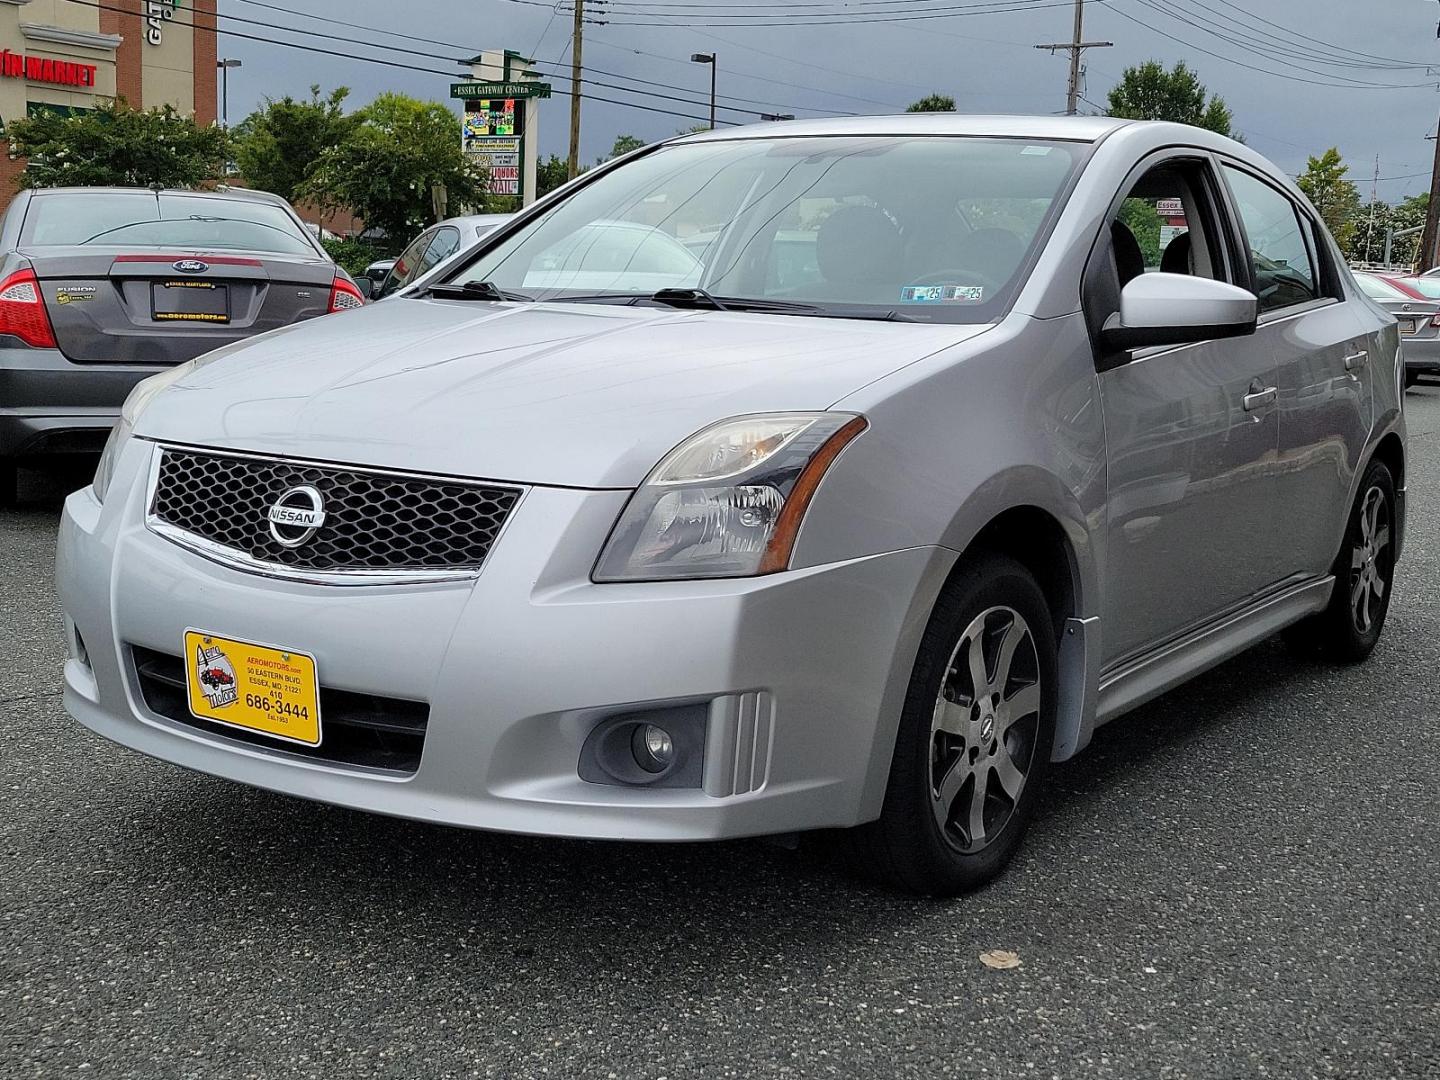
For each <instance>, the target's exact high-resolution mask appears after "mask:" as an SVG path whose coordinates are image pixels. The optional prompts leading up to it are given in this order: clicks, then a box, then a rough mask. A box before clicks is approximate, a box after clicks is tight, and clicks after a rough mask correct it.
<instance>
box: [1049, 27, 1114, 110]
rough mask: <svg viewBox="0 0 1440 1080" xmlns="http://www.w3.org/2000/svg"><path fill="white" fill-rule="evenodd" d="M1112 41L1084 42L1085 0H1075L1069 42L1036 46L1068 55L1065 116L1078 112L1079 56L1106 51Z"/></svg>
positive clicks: (1111, 44)
mask: <svg viewBox="0 0 1440 1080" xmlns="http://www.w3.org/2000/svg"><path fill="white" fill-rule="evenodd" d="M1114 44H1115V43H1114V42H1113V41H1086V40H1085V0H1075V34H1074V37H1073V38H1071V40H1070V41H1069V42H1064V41H1059V42H1054V43H1051V44H1048V45H1036V46H1035V48H1037V49H1048V50H1049V51H1050V52H1052V53H1056V52H1060V51H1062V50H1063V51H1067V52H1069V53H1070V85H1069V89H1068V90H1067V91H1066V95H1065V115H1066V116H1074V115H1075V114H1076V113H1077V112H1079V111H1080V75H1081V67H1080V54H1081V53H1083V52H1084V51H1085V50H1086V49H1108V48H1110V47H1112V46H1113V45H1114Z"/></svg>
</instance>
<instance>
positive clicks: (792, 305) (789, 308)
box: [650, 289, 914, 322]
mask: <svg viewBox="0 0 1440 1080" xmlns="http://www.w3.org/2000/svg"><path fill="white" fill-rule="evenodd" d="M650 299H651V300H654V301H656V302H657V303H661V304H669V305H671V306H673V307H694V308H710V309H711V310H714V311H753V312H758V313H760V314H763V315H815V316H818V317H819V318H822V319H872V320H875V321H877V322H913V321H914V320H912V319H911V318H910V316H908V315H905V314H903V313H902V312H899V311H895V310H893V309H892V310H889V311H847V310H845V309H843V308H842V309H836V308H833V307H828V306H826V305H824V304H809V303H805V302H804V301H801V300H778V299H768V298H761V297H746V296H716V295H715V294H714V293H711V292H708V291H706V290H705V289H661V290H660V291H659V292H657V293H654V294H652V295H651V297H650Z"/></svg>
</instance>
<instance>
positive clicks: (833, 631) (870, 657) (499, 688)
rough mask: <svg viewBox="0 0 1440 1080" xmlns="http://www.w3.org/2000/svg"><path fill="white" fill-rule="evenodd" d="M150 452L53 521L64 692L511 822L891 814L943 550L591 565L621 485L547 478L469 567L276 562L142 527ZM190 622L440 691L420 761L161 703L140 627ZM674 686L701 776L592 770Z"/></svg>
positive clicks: (116, 716)
mask: <svg viewBox="0 0 1440 1080" xmlns="http://www.w3.org/2000/svg"><path fill="white" fill-rule="evenodd" d="M152 452H154V448H153V447H152V445H151V444H149V443H146V442H144V441H143V440H138V439H136V440H132V441H131V442H130V443H129V444H128V445H127V446H126V448H125V451H124V452H123V453H122V454H121V458H120V461H119V463H118V464H117V470H116V475H115V479H114V481H113V483H112V488H111V493H110V496H109V500H108V501H107V503H106V505H105V506H104V507H103V508H102V507H101V506H100V505H99V503H97V501H96V499H95V496H94V493H93V490H92V489H89V488H87V489H85V490H83V491H80V492H76V493H75V494H74V495H72V496H71V497H70V498H69V500H68V501H67V503H66V507H65V515H64V520H63V522H62V526H61V534H60V546H59V555H58V566H57V577H58V581H59V586H60V593H61V599H62V602H63V604H64V608H65V613H66V616H67V619H68V620H70V621H71V622H72V624H73V627H74V629H75V630H76V631H78V635H79V638H80V639H81V640H83V642H84V648H83V650H81V649H80V648H79V647H78V646H74V645H72V653H73V655H72V657H71V659H70V660H69V661H68V662H67V663H66V666H65V696H64V701H65V707H66V709H67V710H68V711H69V712H70V714H71V715H72V716H74V717H75V718H76V719H78V720H79V721H80V722H81V723H83V724H85V725H86V726H87V727H89V728H91V729H93V730H94V731H96V732H98V733H100V734H101V735H104V736H106V737H108V738H110V739H113V740H114V741H116V742H119V743H122V744H124V745H126V746H129V747H132V748H134V749H137V750H140V751H142V752H144V753H147V754H150V755H153V756H155V757H158V758H162V759H164V760H167V761H171V762H175V763H177V764H180V765H184V766H187V767H189V768H192V769H196V770H199V771H201V772H206V773H211V774H214V775H217V776H222V777H227V778H230V779H233V780H238V781H241V782H243V783H247V784H253V785H255V786H257V787H262V788H268V789H271V790H274V791H280V792H286V793H289V794H292V795H299V796H303V797H305V798H310V799H317V800H321V801H324V802H329V803H335V804H339V805H343V806H349V807H354V808H358V809H363V810H370V811H376V812H379V813H385V814H393V815H398V816H402V817H410V818H416V819H422V820H425V821H432V822H441V823H446V824H451V825H462V826H471V827H477V828H486V829H496V830H503V831H511V832H523V833H540V834H548V835H559V836H574V837H593V838H612V839H646V840H696V839H716V838H723V837H738V836H754V835H762V834H767V833H778V832H790V831H796V830H802V829H813V828H822V827H831V826H848V825H854V824H857V823H859V822H861V821H864V820H868V819H871V818H873V817H875V816H877V815H878V813H879V810H880V803H881V799H882V798H883V793H884V787H885V780H886V777H887V775H888V769H889V763H890V754H891V750H892V747H893V745H894V738H895V730H896V724H897V722H898V717H899V714H900V708H901V703H902V701H903V697H904V692H905V687H906V684H907V682H908V679H909V675H910V670H911V667H912V666H913V662H914V656H915V652H916V649H917V647H918V643H919V639H920V635H921V633H922V632H923V629H924V625H925V622H926V620H927V619H928V616H929V611H930V608H931V605H932V603H933V600H934V597H935V595H936V594H937V593H938V590H939V588H940V585H941V583H942V582H943V581H944V578H945V575H946V574H947V573H948V571H949V569H950V567H951V565H952V564H953V561H954V558H955V555H954V553H953V552H950V551H948V550H946V549H941V548H915V549H910V550H905V551H898V552H893V553H889V554H885V555H877V556H873V557H870V558H864V559H858V560H854V561H850V562H844V563H838V564H830V565H825V566H818V567H812V568H807V569H805V570H797V571H792V572H786V573H782V574H776V575H772V576H769V577H764V578H753V579H747V580H735V581H698V582H670V583H638V584H623V585H595V584H593V583H591V582H590V580H589V573H590V568H591V565H592V563H593V561H594V558H595V554H596V552H597V550H598V548H599V545H600V544H601V543H602V542H603V540H604V537H605V536H606V534H607V533H608V531H609V528H610V526H611V524H612V523H613V522H614V520H615V518H616V516H617V515H618V514H619V512H620V510H621V508H622V506H623V504H624V501H625V499H626V497H627V493H626V492H621V491H576V490H565V489H553V488H532V489H530V491H528V492H527V494H526V495H525V497H524V500H523V501H522V502H521V504H520V505H519V506H518V507H517V508H516V510H515V511H514V513H513V514H512V516H511V518H510V520H509V522H508V523H507V525H506V529H505V532H504V533H503V534H502V536H501V538H500V540H499V541H498V542H497V543H496V545H495V547H494V549H493V550H492V551H491V553H490V556H489V560H488V561H487V563H486V566H485V569H484V571H483V573H481V574H480V575H479V576H478V577H477V578H476V579H474V580H473V581H466V582H461V583H458V584H457V583H448V584H438V585H411V586H357V587H338V586H324V585H313V584H306V583H301V582H289V581H278V580H274V579H270V578H265V577H261V576H258V575H254V574H249V573H245V572H242V571H239V570H234V569H230V568H227V567H225V566H221V565H219V564H217V563H214V562H211V561H209V560H207V559H205V558H203V557H201V556H199V555H196V554H193V553H191V552H189V551H187V550H184V549H182V548H180V547H178V546H176V545H174V544H172V543H170V542H169V541H167V540H164V539H162V538H161V537H159V536H157V535H155V534H154V533H152V532H150V531H149V530H148V529H147V528H146V527H145V525H144V520H143V518H144V509H145V508H144V499H145V491H144V486H145V485H144V484H143V482H141V480H140V477H141V476H143V475H144V473H145V472H146V471H147V470H148V467H149V456H150V454H151V453H152ZM187 627H199V628H202V629H206V630H211V631H213V632H215V633H218V634H223V635H227V636H233V637H239V638H245V639H249V640H255V641H264V642H272V643H277V644H280V645H284V646H291V647H294V648H296V649H303V650H306V651H309V652H311V653H313V654H314V655H315V657H316V660H317V664H318V669H319V673H320V679H321V682H322V684H324V685H325V686H327V687H334V688H338V689H343V690H348V691H352V692H356V693H363V694H375V695H382V696H389V697H398V698H410V699H415V700H421V701H425V702H428V703H429V707H430V715H429V723H428V728H427V730H426V733H425V737H424V745H423V750H422V752H421V754H420V758H419V764H418V767H417V768H416V770H415V771H414V772H413V773H411V774H408V775H396V774H394V773H385V772H379V771H376V770H367V769H364V768H359V767H352V766H346V765H336V764H331V763H325V762H319V761H316V760H313V759H306V758H303V757H301V756H299V755H297V754H294V753H289V752H287V751H285V750H284V749H283V748H282V747H281V746H279V745H277V746H276V747H273V748H272V747H269V746H257V745H254V744H252V743H249V742H242V741H238V740H236V739H231V738H226V737H224V736H222V735H217V734H213V733H209V732H206V731H201V730H198V729H197V728H195V727H193V726H191V725H189V724H186V723H180V722H176V721H174V720H171V719H167V718H166V717H164V716H161V715H159V714H157V713H154V712H151V711H150V710H149V709H147V708H146V706H145V704H144V698H143V697H142V695H141V693H140V691H139V687H138V685H137V674H136V670H135V666H134V664H133V662H132V659H131V649H132V648H133V647H140V648H142V649H150V650H157V651H163V652H168V653H172V654H178V653H179V652H180V651H181V650H180V642H181V640H182V635H183V633H184V631H185V629H186V628H187ZM74 640H75V639H74V637H73V635H72V642H73V641H74ZM677 703H679V704H694V703H701V704H703V706H704V708H705V710H706V711H705V715H706V716H707V720H706V723H707V725H708V729H707V732H706V735H705V747H706V749H705V761H704V774H705V778H706V782H705V784H704V786H703V787H687V788H673V787H672V788H653V787H623V786H614V785H609V784H596V783H590V782H587V781H585V780H582V779H580V776H579V774H578V772H577V765H578V761H579V757H580V753H581V747H582V745H583V743H584V741H585V738H586V736H587V735H588V734H589V733H590V732H591V731H592V730H593V729H594V728H595V727H596V726H597V725H599V724H601V723H603V722H604V721H605V720H606V719H608V718H611V717H613V716H615V715H617V714H621V713H629V712H633V711H636V710H637V709H646V708H651V707H659V706H669V705H674V704H677ZM747 788H748V789H749V790H746V789H747ZM715 791H721V792H724V791H738V792H739V793H738V794H713V793H711V792H715Z"/></svg>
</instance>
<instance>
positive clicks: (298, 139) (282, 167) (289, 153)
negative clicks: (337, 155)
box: [233, 86, 359, 202]
mask: <svg viewBox="0 0 1440 1080" xmlns="http://www.w3.org/2000/svg"><path fill="white" fill-rule="evenodd" d="M349 93H350V89H349V87H345V86H341V87H337V88H336V89H334V90H332V91H330V93H329V95H327V96H326V97H323V98H322V97H321V96H320V87H319V86H312V87H310V100H308V101H304V100H301V101H296V100H295V99H294V98H292V97H288V96H287V97H283V98H281V99H280V100H279V101H276V100H275V99H274V98H266V99H265V104H264V106H263V107H262V108H260V109H257V110H256V111H255V112H252V113H251V114H250V115H249V116H247V117H246V118H245V119H244V120H243V121H242V122H241V123H239V124H237V125H236V127H235V130H234V133H233V137H234V140H235V163H236V165H237V166H238V167H239V169H240V175H241V176H243V177H244V178H245V182H246V183H247V184H248V185H249V186H250V187H253V188H258V189H259V190H261V191H273V192H274V193H275V194H276V195H279V196H280V197H281V198H283V199H286V200H289V201H291V202H293V201H294V200H295V198H296V195H297V193H298V192H299V191H300V188H301V187H302V186H303V185H304V183H305V181H306V180H308V179H309V177H310V172H311V171H312V170H313V169H314V167H315V164H316V162H317V161H319V159H320V156H321V155H322V154H323V153H324V152H325V151H326V150H328V149H329V148H330V147H332V146H339V145H341V144H342V143H344V142H345V140H346V139H348V138H349V137H350V133H351V132H352V131H353V130H354V129H355V126H356V124H358V123H359V119H358V118H357V117H356V116H353V115H352V116H346V115H345V110H344V102H345V98H346V97H347V96H348V95H349Z"/></svg>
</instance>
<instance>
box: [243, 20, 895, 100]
mask: <svg viewBox="0 0 1440 1080" xmlns="http://www.w3.org/2000/svg"><path fill="white" fill-rule="evenodd" d="M240 3H243V4H250V5H252V6H254V7H260V8H266V9H268V10H271V11H279V12H284V13H285V14H287V15H290V16H293V17H295V18H303V19H310V20H313V21H315V22H321V23H329V24H332V25H338V26H343V27H345V28H346V29H348V30H350V31H351V36H349V37H338V36H335V35H330V34H321V33H319V32H318V31H314V30H304V29H301V28H300V27H291V26H286V27H274V26H273V25H272V24H270V23H258V22H256V21H255V20H251V19H241V17H240V16H238V15H225V14H221V15H220V16H219V17H220V18H222V19H233V20H236V21H242V22H255V24H256V25H262V26H268V27H271V29H284V30H291V31H293V32H294V33H297V34H305V35H307V36H309V37H321V38H327V39H330V40H335V41H346V42H349V41H352V40H353V33H354V31H356V30H364V31H367V32H370V33H375V34H385V35H387V36H389V37H396V38H401V39H403V40H406V41H414V42H419V43H422V44H429V45H439V46H441V47H444V48H453V47H454V44H455V43H454V42H451V41H441V40H439V39H437V38H427V37H421V36H418V35H415V34H402V33H399V32H397V31H394V30H386V29H384V28H382V27H377V26H363V25H360V24H357V23H353V22H345V21H343V20H340V19H331V18H327V17H325V16H323V15H312V14H310V13H309V12H302V11H291V10H289V9H287V8H283V7H280V6H279V5H276V4H270V3H265V2H263V0H240ZM545 6H549V7H551V12H550V20H549V21H548V22H547V23H546V31H547V32H548V30H549V28H550V27H551V26H552V25H553V24H554V21H555V19H556V18H557V17H558V15H559V7H558V5H545ZM227 32H228V31H227ZM543 38H544V34H543V33H542V35H541V39H542V40H543ZM588 40H589V41H590V43H591V44H597V45H603V46H605V47H606V48H619V46H615V45H612V44H610V43H609V42H606V41H600V40H599V39H597V38H594V37H593V36H592V37H591V38H589V39H588ZM373 47H374V48H377V49H385V50H388V51H392V52H407V53H413V54H414V55H417V56H425V57H426V58H428V59H441V58H440V57H437V56H434V54H432V53H428V52H426V53H421V52H418V51H415V50H410V49H402V48H400V47H399V46H394V45H378V44H377V45H374V46H373ZM568 50H569V45H568V44H567V46H566V52H568ZM473 51H474V52H479V50H478V49H476V50H473ZM532 51H538V50H532ZM625 51H626V52H632V53H639V54H641V55H646V56H655V55H656V54H653V53H645V52H644V51H643V50H641V49H626V50H625ZM562 58H563V54H562ZM658 59H662V60H669V61H672V62H675V63H679V62H680V61H677V60H675V59H674V58H673V57H668V56H661V57H658ZM531 62H532V63H536V61H533V60H532V61H531ZM544 66H546V67H560V66H561V64H560V63H559V62H551V61H546V62H544ZM586 70H588V71H591V72H593V73H595V74H597V75H608V76H609V77H611V78H615V79H624V80H626V81H628V82H635V83H643V84H645V85H647V86H658V87H661V88H663V89H666V90H679V91H681V92H682V93H683V92H685V91H687V90H688V89H689V88H688V87H684V86H675V85H673V84H671V83H662V82H655V81H653V80H650V79H641V78H638V77H636V76H633V75H626V74H623V73H621V72H618V71H606V70H604V69H602V68H597V67H588V68H587V69H586ZM727 74H729V75H740V76H743V77H745V78H751V79H757V80H759V81H761V82H769V83H774V84H775V85H777V86H787V87H790V88H792V89H796V90H810V91H812V92H814V93H819V94H825V95H827V96H830V97H841V98H852V99H853V100H856V101H863V102H867V103H869V104H873V105H885V106H886V107H889V108H893V107H894V106H892V105H890V103H889V102H884V101H872V100H871V99H868V98H859V97H854V95H851V94H842V93H839V92H837V91H832V90H824V89H821V88H820V87H813V86H804V85H802V84H799V83H788V82H784V81H782V80H779V79H771V78H767V77H765V76H762V75H755V74H752V73H749V72H734V71H729V70H728V69H727ZM581 81H582V82H590V81H591V80H589V79H583V78H582V80H581ZM720 98H721V100H724V101H738V102H744V103H747V104H751V105H765V106H768V107H770V108H774V109H798V110H799V111H801V112H839V110H825V109H817V108H813V107H810V106H804V105H793V104H789V103H786V102H777V101H763V100H758V99H755V98H744V97H738V96H736V95H734V94H721V95H720ZM694 104H703V103H702V102H698V101H697V102H694ZM736 111H753V110H736ZM756 115H757V116H758V115H759V113H756ZM841 115H854V114H851V113H846V114H841Z"/></svg>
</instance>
